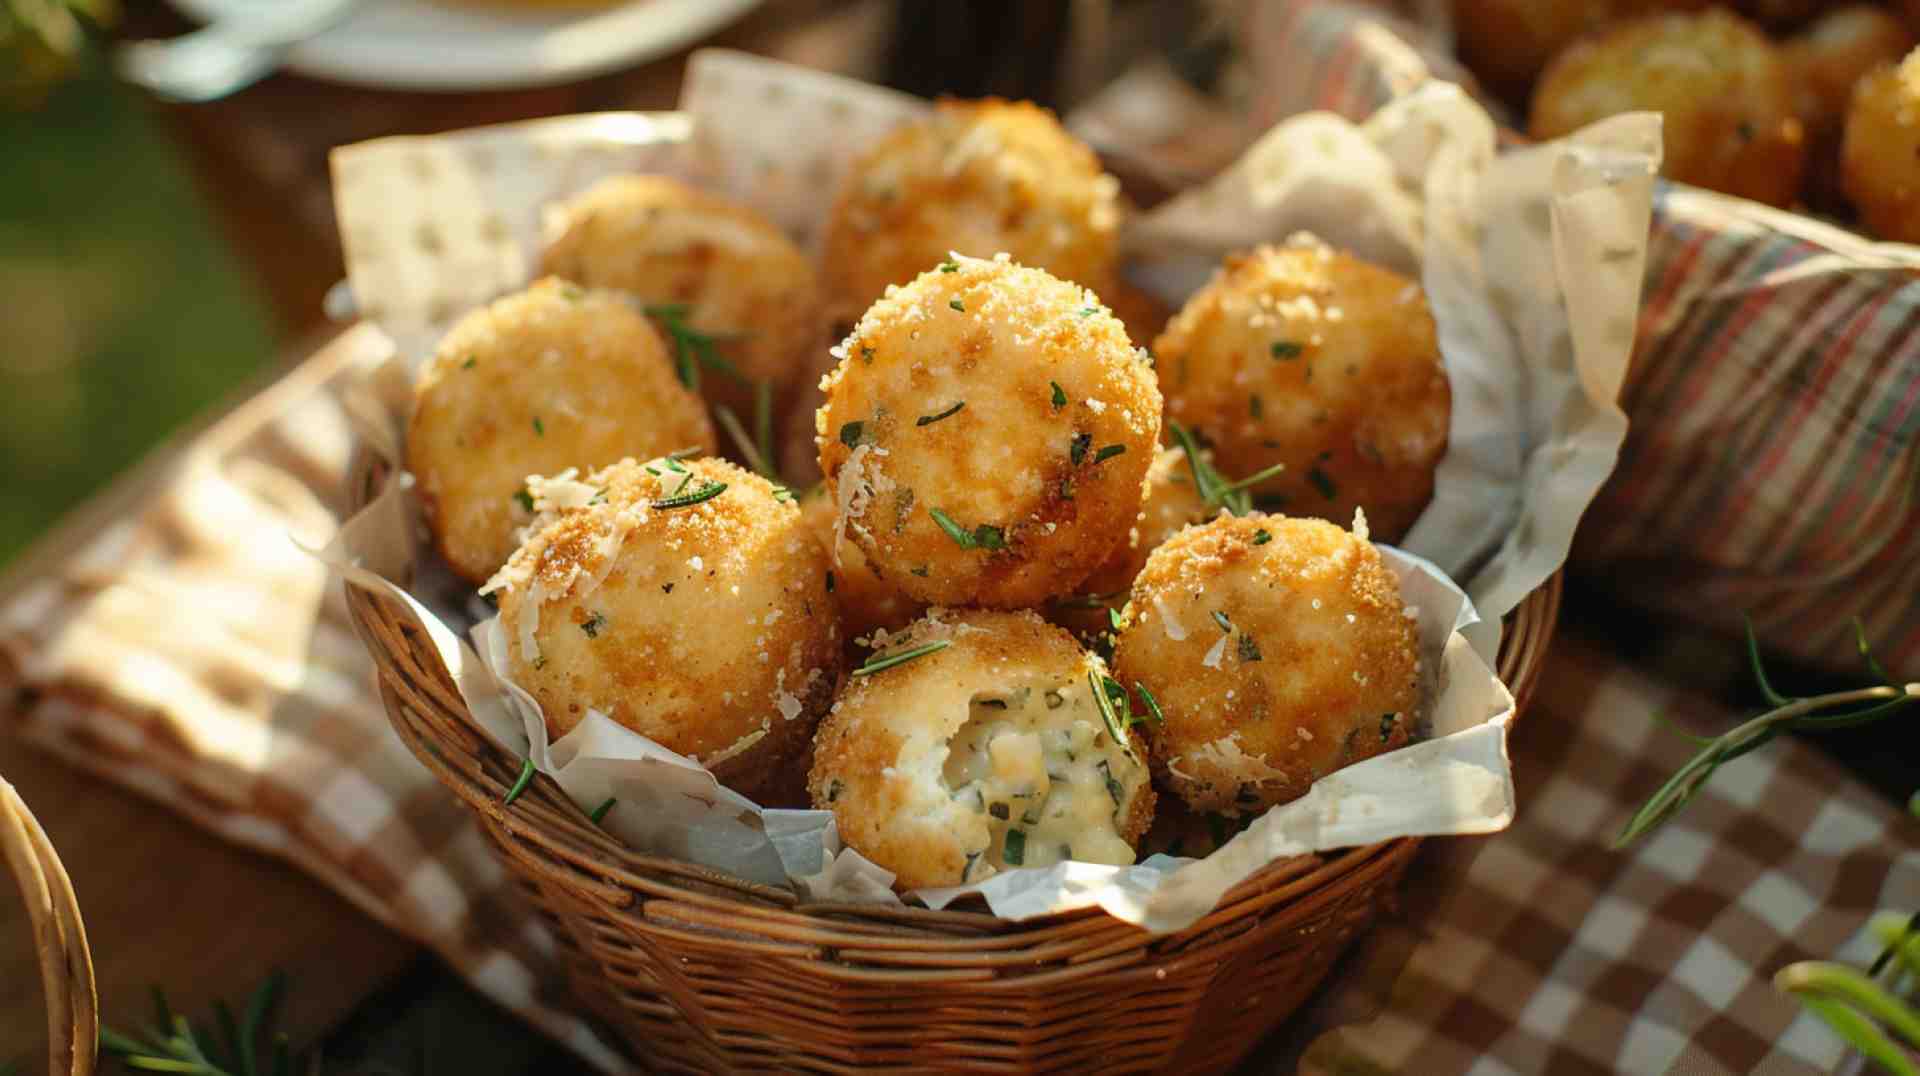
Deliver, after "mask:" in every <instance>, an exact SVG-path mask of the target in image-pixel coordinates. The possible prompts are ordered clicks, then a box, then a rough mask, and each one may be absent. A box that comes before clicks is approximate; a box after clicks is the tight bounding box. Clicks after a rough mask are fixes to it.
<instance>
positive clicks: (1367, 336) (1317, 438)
mask: <svg viewBox="0 0 1920 1076" xmlns="http://www.w3.org/2000/svg"><path fill="white" fill-rule="evenodd" d="M1153 352H1154V355H1155V357H1156V362H1157V363H1158V366H1159V370H1160V384H1161V389H1162V391H1164V392H1165V393H1166V397H1167V418H1168V419H1169V420H1171V421H1176V422H1179V423H1182V424H1183V425H1186V426H1188V427H1191V428H1192V429H1194V430H1196V431H1198V432H1199V433H1200V434H1201V435H1202V436H1203V437H1204V438H1205V439H1206V440H1208V441H1210V442H1211V443H1212V445H1213V454H1214V462H1215V464H1216V465H1218V466H1219V467H1220V469H1221V470H1222V471H1223V472H1225V473H1226V474H1227V476H1228V477H1229V478H1236V479H1237V478H1245V477H1248V476H1251V475H1254V474H1256V473H1258V472H1260V471H1262V470H1265V469H1267V468H1269V467H1271V466H1273V465H1274V464H1284V465H1285V466H1286V469H1285V470H1284V471H1282V472H1281V473H1279V474H1277V475H1275V476H1273V477H1271V478H1268V479H1266V480H1264V481H1262V482H1260V483H1259V484H1258V485H1256V486H1255V487H1254V491H1255V493H1256V494H1257V495H1258V496H1260V497H1261V498H1262V499H1263V501H1264V502H1265V503H1271V504H1274V505H1277V507H1278V508H1279V510H1281V511H1284V512H1287V513H1289V514H1292V515H1303V516H1316V517H1319V518H1322V519H1332V520H1349V519H1352V518H1353V510H1354V509H1355V508H1365V509H1366V511H1367V518H1368V519H1370V520H1372V521H1373V526H1374V529H1375V532H1376V533H1378V534H1380V535H1381V536H1382V540H1383V541H1394V540H1397V539H1398V538H1399V537H1400V536H1401V535H1403V534H1405V533H1406V531H1407V528H1409V527H1411V526H1412V525H1413V521H1414V520H1415V519H1417V518H1418V517H1419V515H1420V512H1421V511H1422V510H1423V509H1424V508H1425V507H1426V505H1427V502H1428V501H1429V500H1430V499H1431V498H1432V496H1433V471H1434V467H1435V466H1436V465H1437V464H1438V463H1439V461H1440V457H1441V456H1442V455H1444V454H1445V452H1446V447H1447V430H1448V423H1449V421H1450V420H1451V417H1452V392H1451V390H1450V389H1449V387H1448V385H1447V377H1446V370H1445V368H1444V367H1443V366H1442V365H1441V361H1440V345H1439V341H1438V338H1437V336H1436V333H1435V329H1434V322H1433V313H1432V311H1431V310H1430V309H1429V308H1428V306H1427V299H1426V294H1425V293H1424V292H1423V291H1422V290H1421V288H1420V286H1419V285H1418V284H1417V283H1415V282H1414V281H1411V280H1408V279H1407V278H1406V277H1403V276H1401V275H1399V274H1398V273H1394V272H1392V271H1391V270H1387V269H1383V268H1381V267H1379V266H1376V265H1372V264H1369V263H1367V262H1364V261H1361V260H1360V259H1358V258H1356V257H1354V256H1352V255H1351V254H1347V253H1344V252H1338V251H1335V250H1333V249H1332V248H1330V247H1328V246H1326V245H1325V244H1323V243H1321V242H1319V241H1318V240H1314V239H1312V238H1311V237H1306V236H1296V237H1295V238H1294V239H1293V240H1291V241H1290V242H1289V243H1288V244H1287V245H1286V246H1279V247H1274V246H1262V247H1259V248H1257V249H1255V250H1253V251H1251V252H1249V253H1247V254H1243V255H1238V256H1235V257H1230V258H1228V259H1227V261H1226V264H1225V265H1224V266H1223V267H1222V268H1221V269H1220V271H1219V272H1217V273H1216V274H1215V275H1214V278H1213V280H1212V281H1211V282H1209V283H1208V284H1207V286H1206V287H1204V288H1202V289H1200V291H1198V292H1196V293H1195V294H1194V295H1193V297H1192V298H1191V299H1189V300H1187V305H1186V307H1185V308H1183V309H1182V310H1181V311H1180V313H1179V314H1177V315H1175V316H1174V319H1173V321H1172V322H1170V323H1169V324H1168V325H1167V331H1166V332H1164V333H1162V334H1161V335H1160V338H1159V339H1158V340H1156V341H1154V344H1153Z"/></svg>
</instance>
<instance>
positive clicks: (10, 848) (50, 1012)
mask: <svg viewBox="0 0 1920 1076" xmlns="http://www.w3.org/2000/svg"><path fill="white" fill-rule="evenodd" d="M0 850H3V851H4V852H5V854H6V859H7V866H8V867H9V868H10V869H11V870H12V871H13V878H14V881H15V882H17V883H19V886H20V896H21V897H22V899H24V900H25V902H26V905H27V919H28V921H29V922H30V923H31V925H32V927H33V940H34V948H36V949H37V950H39V953H40V983H41V986H42V989H43V990H44V991H45V994H46V999H47V1059H48V1072H50V1073H51V1076H67V1074H69V1073H70V1074H71V1076H93V1072H94V1066H95V1064H96V1062H97V1061H98V1052H99V1048H100V1009H99V999H98V997H97V995H96V994H95V992H94V982H93V954H92V953H91V952H90V951H89V950H88V949H87V930H86V926H85V925H84V924H83V923H82V922H81V921H80V902H79V899H78V898H77V897H75V895H74V892H73V882H72V880H71V879H69V878H68V877H67V868H66V866H65V865H63V864H62V863H61V862H60V856H59V854H58V853H56V852H55V851H54V850H53V842H52V841H49V840H48V839H47V833H46V831H45V830H43V829H41V828H40V822H39V820H38V819H36V818H34V817H33V812H32V811H30V810H28V809H27V805H26V802H25V801H24V800H22V799H21V798H20V794H19V793H18V792H16V791H14V788H13V786H12V785H11V784H9V783H7V780H6V779H5V778H0Z"/></svg>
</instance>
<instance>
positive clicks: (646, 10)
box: [172, 0, 760, 91]
mask: <svg viewBox="0 0 1920 1076" xmlns="http://www.w3.org/2000/svg"><path fill="white" fill-rule="evenodd" d="M759 2H760V0H630V2H628V3H624V4H619V5H617V6H613V7H599V8H589V9H585V10H565V9H560V10H547V9H542V8H539V7H533V6H528V7H525V8H512V7H508V6H505V5H502V6H497V7H496V6H489V5H485V4H478V3H476V4H472V5H467V4H464V3H461V2H460V0H447V2H446V3H445V4H440V3H433V2H431V0H366V2H365V3H363V4H362V5H361V6H360V7H359V8H357V9H356V10H354V11H353V13H352V14H350V15H348V16H347V17H346V18H345V19H344V20H343V21H342V22H341V23H340V24H339V25H338V26H335V27H333V28H332V29H330V30H327V31H326V32H324V33H321V34H319V35H317V36H315V37H312V38H310V39H308V40H306V41H303V42H301V43H300V44H299V45H296V46H294V48H293V49H292V51H290V52H289V53H288V54H287V63H286V66H287V67H288V68H289V69H291V70H294V71H298V72H300V73H301V74H304V75H312V76H314V77H316V78H324V79H330V80H332V81H334V82H344V83H348V84H350V85H355V86H376V87H384V88H388V89H404V90H443V91H456V90H499V89H510V88H514V87H520V86H544V85H549V84H552V83H556V82H570V81H573V80H575V79H581V78H586V77H587V76H589V75H597V74H599V73H601V72H603V71H609V70H612V69H613V68H616V67H623V66H628V65H631V64H637V63H640V62H642V61H645V60H650V59H653V58H655V57H658V56H663V55H666V54H667V53H670V52H673V51H674V50H676V49H679V48H681V47H682V46H685V45H687V44H690V43H692V42H694V41H697V40H699V39H700V38H701V37H703V36H705V35H706V34H709V33H712V32H713V31H715V30H718V29H719V28H720V27H722V26H725V25H726V24H727V23H729V22H732V21H733V20H735V19H737V18H739V17H740V16H742V15H744V14H746V13H747V11H749V10H750V9H752V8H753V7H755V6H757V5H758V4H759ZM172 3H173V4H174V6H176V7H178V8H179V9H180V10H181V11H182V12H184V13H185V14H186V15H187V16H189V17H190V18H194V19H197V20H200V21H202V22H207V21H211V20H213V19H216V18H226V17H229V16H241V17H244V16H245V15H246V14H247V13H248V12H249V11H257V10H260V9H261V8H262V7H263V6H269V5H275V4H277V3H278V0H172Z"/></svg>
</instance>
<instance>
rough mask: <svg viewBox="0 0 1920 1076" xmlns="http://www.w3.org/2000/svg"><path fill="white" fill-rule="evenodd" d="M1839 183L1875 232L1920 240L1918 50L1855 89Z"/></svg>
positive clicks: (1842, 150)
mask: <svg viewBox="0 0 1920 1076" xmlns="http://www.w3.org/2000/svg"><path fill="white" fill-rule="evenodd" d="M1840 183H1841V186H1842V188H1843V189H1844V190H1845V191H1846V194H1847V197H1848V198H1849V199H1851V200H1852V202H1853V205H1854V208H1855V209H1857V210H1859V212H1860V219H1861V220H1862V221H1863V222H1864V223H1865V224H1866V226H1867V228H1868V230H1869V231H1871V232H1873V234H1875V235H1877V236H1880V237H1881V238H1884V239H1894V240H1898V241H1900V242H1903V243H1912V242H1920V50H1915V51H1914V52H1913V53H1911V54H1909V55H1908V56H1907V58H1906V59H1905V60H1902V61H1901V62H1900V63H1899V64H1897V65H1895V64H1888V65H1886V66H1884V67H1880V68H1878V69H1876V70H1874V71H1873V72H1872V73H1870V74H1868V75H1867V76H1866V77H1865V78H1863V79H1861V80H1860V84H1859V86H1858V87H1857V88H1855V90H1854V92H1853V102H1852V104H1851V105H1850V106H1849V107H1848V109H1847V125H1846V134H1845V136H1844V137H1843V139H1842V141H1841V146H1840Z"/></svg>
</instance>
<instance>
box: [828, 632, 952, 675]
mask: <svg viewBox="0 0 1920 1076" xmlns="http://www.w3.org/2000/svg"><path fill="white" fill-rule="evenodd" d="M952 645H953V644H952V643H951V642H949V641H948V640H946V639H935V640H934V641H933V642H930V643H924V644H922V645H920V646H916V647H914V648H913V649H911V650H902V651H900V652H899V653H897V654H885V655H882V656H879V657H874V658H871V659H869V660H868V661H867V663H866V664H865V665H862V666H860V667H859V668H857V669H855V670H853V672H852V674H851V675H853V676H872V675H873V674H874V673H877V672H885V671H886V670H888V669H891V668H893V667H894V666H896V665H905V664H906V663H907V662H909V661H912V660H913V659H915V658H923V657H926V656H927V655H928V654H931V653H933V652H934V651H936V650H945V649H946V648H947V647H949V646H952Z"/></svg>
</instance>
